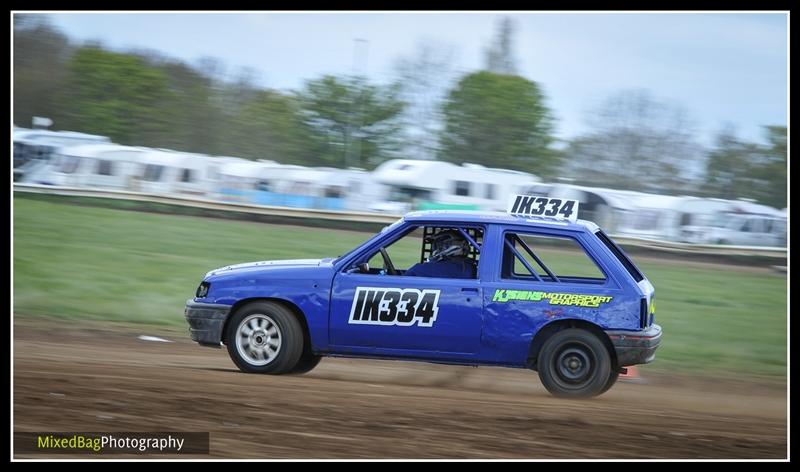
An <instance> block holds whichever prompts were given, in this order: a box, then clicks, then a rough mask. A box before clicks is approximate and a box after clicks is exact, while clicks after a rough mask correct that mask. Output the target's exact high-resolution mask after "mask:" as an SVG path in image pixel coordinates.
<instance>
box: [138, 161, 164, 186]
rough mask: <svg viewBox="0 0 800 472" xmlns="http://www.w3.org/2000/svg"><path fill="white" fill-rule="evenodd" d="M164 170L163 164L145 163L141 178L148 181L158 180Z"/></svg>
mask: <svg viewBox="0 0 800 472" xmlns="http://www.w3.org/2000/svg"><path fill="white" fill-rule="evenodd" d="M163 171H164V166H160V165H156V164H147V166H146V167H145V168H144V175H143V176H142V178H143V179H144V180H146V181H148V182H158V181H159V180H161V173H162V172H163Z"/></svg>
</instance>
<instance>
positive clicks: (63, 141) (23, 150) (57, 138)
mask: <svg viewBox="0 0 800 472" xmlns="http://www.w3.org/2000/svg"><path fill="white" fill-rule="evenodd" d="M13 140H14V180H15V181H18V180H19V181H24V178H25V175H30V174H32V173H34V172H37V171H39V172H41V169H42V168H43V167H45V166H46V165H47V164H48V162H49V161H50V159H51V158H52V157H53V156H54V155H55V154H57V153H58V150H59V149H61V148H66V147H69V146H76V145H81V144H88V143H95V144H101V143H110V142H111V140H110V139H109V138H107V137H105V136H98V135H95V134H86V133H77V132H74V131H49V130H37V129H25V128H16V127H15V128H14V134H13Z"/></svg>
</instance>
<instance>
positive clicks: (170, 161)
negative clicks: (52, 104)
mask: <svg viewBox="0 0 800 472" xmlns="http://www.w3.org/2000/svg"><path fill="white" fill-rule="evenodd" d="M39 164H40V165H38V166H36V167H32V168H31V169H29V170H28V172H26V173H25V175H24V176H23V177H22V179H21V181H22V182H28V183H35V184H42V185H58V186H67V187H91V188H107V189H116V190H129V191H135V192H143V193H154V194H167V195H193V196H204V197H206V198H212V199H221V200H227V201H236V202H242V203H251V204H259V205H275V206H289V207H297V208H321V209H330V210H363V209H364V208H365V207H366V206H367V205H368V204H369V203H370V202H374V201H376V200H379V199H381V198H383V193H382V188H381V186H380V185H379V184H373V185H371V184H370V182H371V179H369V175H368V173H367V172H365V171H364V170H360V169H333V168H309V167H302V166H293V165H282V164H278V163H276V162H272V161H249V160H245V159H240V158H236V157H218V156H207V155H203V154H193V153H186V152H178V151H171V150H166V149H152V148H145V147H133V146H122V145H118V144H110V143H109V144H83V145H76V146H64V147H60V148H59V149H58V150H57V151H56V152H55V153H54V154H53V155H52V156H49V157H48V158H47V159H46V160H44V159H41V160H40V161H39Z"/></svg>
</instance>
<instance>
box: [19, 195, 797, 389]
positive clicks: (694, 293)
mask: <svg viewBox="0 0 800 472" xmlns="http://www.w3.org/2000/svg"><path fill="white" fill-rule="evenodd" d="M369 236H370V235H369V234H368V233H356V232H347V231H335V230H329V229H313V228H304V227H293V226H278V225H267V224H259V223H247V222H240V221H227V220H217V219H210V218H197V217H191V216H176V215H161V214H151V213H142V212H134V211H122V210H110V209H105V208H94V207H83V206H76V205H65V204H59V203H52V202H45V201H38V200H35V199H28V198H25V197H20V196H16V197H15V199H14V312H15V313H16V314H17V316H31V315H47V316H52V317H57V318H62V319H77V318H81V319H98V320H112V321H128V322H138V323H153V324H168V325H174V326H183V323H184V320H183V305H184V303H185V301H186V299H187V298H190V297H191V296H192V295H193V293H194V290H195V288H196V286H197V284H198V283H199V281H200V279H201V278H202V276H203V275H204V274H205V273H206V272H207V271H208V270H211V269H214V268H217V267H221V266H223V265H227V264H231V263H238V262H246V261H256V260H267V259H288V258H315V257H328V256H336V255H339V254H343V253H344V252H346V251H348V250H350V249H352V248H353V247H355V246H356V245H358V244H359V243H361V242H362V241H364V240H365V239H367V238H368V237H369ZM417 244H418V240H417V242H415V241H411V240H410V241H403V242H401V243H399V244H398V245H397V246H396V247H393V248H392V249H390V251H389V252H390V254H391V256H392V258H393V259H395V260H396V261H398V264H397V265H398V267H405V266H407V265H408V264H409V263H410V262H413V261H415V260H417V259H418V258H419V252H418V251H419V246H418V245H417ZM549 251H551V250H545V251H543V253H542V254H543V255H542V258H543V259H544V260H545V261H547V260H548V259H547V257H546V256H547V255H548V252H549ZM556 251H557V250H552V254H549V255H550V256H551V257H555V256H558V257H559V258H560V261H561V263H562V265H563V266H564V267H570V266H571V265H572V264H577V260H572V261H571V260H570V258H569V257H568V256H565V255H564V254H563V252H556ZM401 261H402V262H401ZM372 262H373V263H376V264H377V265H380V264H379V262H377V261H372ZM638 262H639V266H640V267H641V269H642V270H643V271H644V272H645V273H646V274H647V276H648V278H649V279H650V280H651V282H653V285H655V287H656V299H657V313H656V318H657V322H658V323H659V324H661V325H662V327H663V328H664V338H663V344H662V347H661V348H660V349H659V351H658V358H657V361H656V362H655V363H654V364H652V366H649V367H648V369H651V368H652V369H657V370H666V369H669V370H674V369H677V370H684V371H693V372H706V371H707V372H714V373H739V374H751V375H752V374H758V375H770V376H785V375H786V314H787V312H786V301H787V293H786V290H787V286H786V276H785V275H782V274H772V273H767V272H755V271H742V270H737V268H735V267H734V266H712V265H708V266H699V265H691V266H689V265H686V264H676V263H674V262H672V261H663V262H662V261H657V260H652V259H648V260H647V261H638Z"/></svg>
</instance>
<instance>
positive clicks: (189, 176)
mask: <svg viewBox="0 0 800 472" xmlns="http://www.w3.org/2000/svg"><path fill="white" fill-rule="evenodd" d="M193 174H194V173H193V172H192V169H181V182H186V183H192V182H194V175H193Z"/></svg>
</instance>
